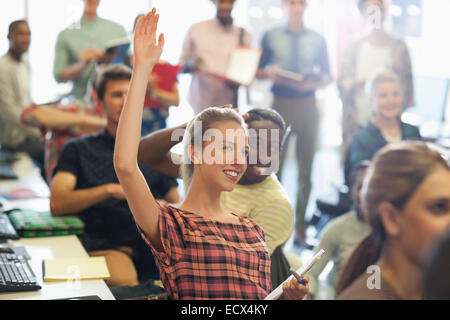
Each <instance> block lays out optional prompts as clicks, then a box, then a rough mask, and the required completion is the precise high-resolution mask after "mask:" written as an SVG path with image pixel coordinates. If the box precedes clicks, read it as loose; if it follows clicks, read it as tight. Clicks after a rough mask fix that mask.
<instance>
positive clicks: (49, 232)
mask: <svg viewBox="0 0 450 320" xmlns="http://www.w3.org/2000/svg"><path fill="white" fill-rule="evenodd" d="M8 217H9V220H10V221H11V223H12V225H13V226H14V228H15V229H16V231H17V233H18V234H19V236H20V237H23V238H32V237H50V236H62V235H72V234H75V235H78V234H82V233H83V229H84V223H83V221H81V220H80V218H78V217H72V216H64V217H53V216H52V215H51V213H50V211H41V212H39V211H34V210H24V209H16V210H11V211H10V213H9V215H8Z"/></svg>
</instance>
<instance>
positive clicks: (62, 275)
mask: <svg viewBox="0 0 450 320" xmlns="http://www.w3.org/2000/svg"><path fill="white" fill-rule="evenodd" d="M43 275H44V281H65V280H70V281H76V280H95V279H106V278H109V277H110V276H111V275H110V274H109V271H108V266H107V265H106V260H105V257H87V258H71V259H53V260H44V262H43Z"/></svg>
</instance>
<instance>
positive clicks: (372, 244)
mask: <svg viewBox="0 0 450 320" xmlns="http://www.w3.org/2000/svg"><path fill="white" fill-rule="evenodd" d="M361 202H362V208H363V212H364V216H365V220H366V221H368V223H369V225H370V226H371V229H372V232H371V234H370V235H369V236H367V237H366V238H364V239H363V240H362V241H361V242H360V243H359V244H358V246H357V247H356V248H355V250H354V251H353V252H352V254H351V256H350V257H349V258H348V260H347V263H346V265H345V267H344V268H343V270H342V273H341V275H340V278H339V281H338V286H337V289H336V294H337V299H338V300H399V299H405V300H412V299H421V298H422V297H423V296H422V279H423V273H422V271H421V259H422V257H423V254H424V253H425V252H426V250H427V249H428V248H429V246H430V244H432V243H433V242H434V241H435V240H436V239H437V238H438V237H439V236H441V235H443V234H444V232H445V231H446V230H447V229H448V228H449V227H450V206H449V203H450V167H449V165H448V163H447V162H446V160H444V158H443V157H442V156H441V154H439V153H438V152H436V151H433V150H432V149H430V148H429V147H428V146H427V145H426V144H425V143H423V142H413V141H408V142H399V143H394V144H390V145H387V146H385V147H384V148H383V149H381V150H380V151H378V152H377V154H376V155H375V157H374V158H373V160H372V164H371V166H370V167H369V169H368V172H367V175H366V177H365V180H364V183H363V187H362V190H361Z"/></svg>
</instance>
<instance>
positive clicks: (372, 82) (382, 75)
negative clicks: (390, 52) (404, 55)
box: [365, 70, 402, 97]
mask: <svg viewBox="0 0 450 320" xmlns="http://www.w3.org/2000/svg"><path fill="white" fill-rule="evenodd" d="M386 82H395V83H398V84H399V86H400V87H402V83H401V81H400V78H399V77H398V76H397V75H396V74H395V73H393V72H392V71H389V70H384V71H381V72H378V73H376V74H374V75H373V76H372V77H371V78H370V79H369V81H368V82H367V84H366V87H365V90H366V93H367V95H368V96H369V97H372V96H373V95H374V94H375V90H376V89H377V87H378V85H380V84H381V83H386Z"/></svg>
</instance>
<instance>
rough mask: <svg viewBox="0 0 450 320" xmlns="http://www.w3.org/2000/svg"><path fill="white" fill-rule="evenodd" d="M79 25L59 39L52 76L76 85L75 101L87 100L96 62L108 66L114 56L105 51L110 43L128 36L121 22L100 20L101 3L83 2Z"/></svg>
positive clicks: (96, 0)
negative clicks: (98, 10)
mask: <svg viewBox="0 0 450 320" xmlns="http://www.w3.org/2000/svg"><path fill="white" fill-rule="evenodd" d="M83 1H84V11H83V16H82V17H81V20H80V21H79V24H78V25H76V26H71V27H68V28H66V29H65V30H63V31H61V32H60V33H59V35H58V38H57V40H56V46H55V59H54V64H53V74H54V77H55V79H56V80H57V81H58V82H66V81H72V82H73V89H72V93H71V95H72V98H73V99H75V100H82V101H85V99H86V92H87V85H88V81H89V79H90V77H91V75H92V73H93V71H94V69H95V65H96V64H97V63H105V64H108V63H110V62H111V61H112V59H113V58H115V53H114V52H111V53H108V52H106V51H105V49H106V47H107V44H108V42H109V41H111V40H118V39H123V38H126V37H127V33H126V31H125V29H124V28H123V27H122V26H121V25H119V24H118V23H115V22H112V21H110V20H106V19H103V18H100V17H99V16H98V15H97V9H98V6H99V4H100V0H83Z"/></svg>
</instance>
